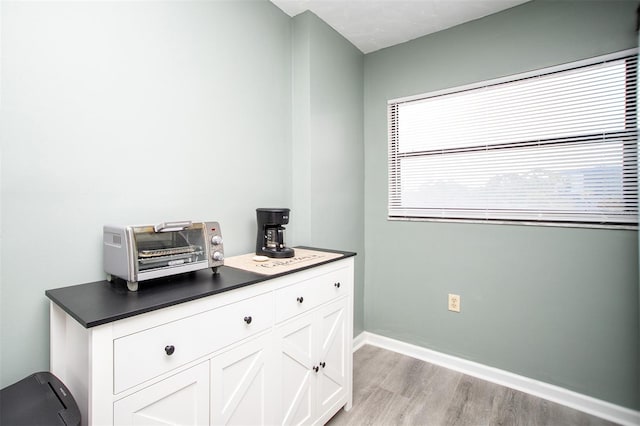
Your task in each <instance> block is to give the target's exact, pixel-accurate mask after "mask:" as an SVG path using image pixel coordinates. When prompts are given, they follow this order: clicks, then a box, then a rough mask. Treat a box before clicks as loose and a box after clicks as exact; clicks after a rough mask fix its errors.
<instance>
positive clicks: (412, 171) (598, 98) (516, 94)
mask: <svg viewBox="0 0 640 426" xmlns="http://www.w3.org/2000/svg"><path fill="white" fill-rule="evenodd" d="M636 62H637V54H636V53H635V52H634V53H633V54H630V52H628V51H627V52H624V53H623V54H617V55H609V56H608V57H603V58H595V59H594V60H592V61H589V62H588V63H586V64H585V63H584V62H582V63H575V64H570V65H566V66H563V67H561V68H554V69H547V70H542V71H538V72H536V73H535V74H534V75H532V74H528V75H524V76H523V75H520V76H514V77H511V78H509V79H502V80H501V81H499V82H495V81H494V82H485V83H484V84H483V85H481V86H474V87H464V88H458V89H453V90H450V91H447V92H445V93H442V92H440V93H435V94H426V95H423V96H420V97H414V98H412V99H404V100H403V99H401V100H395V101H390V102H389V104H388V117H389V218H392V219H393V218H395V219H402V218H407V219H411V218H438V219H471V220H488V221H491V220H500V221H504V220H507V221H523V222H531V221H535V222H546V223H571V224H591V225H593V224H604V225H636V224H637V217H638V179H637V121H636V120H637V115H636V68H637V66H636Z"/></svg>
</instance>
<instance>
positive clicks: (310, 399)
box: [276, 298, 351, 425]
mask: <svg viewBox="0 0 640 426" xmlns="http://www.w3.org/2000/svg"><path fill="white" fill-rule="evenodd" d="M347 317H348V309H347V298H341V299H339V300H337V301H335V302H333V303H330V304H328V305H327V306H323V307H321V308H320V309H317V310H315V311H312V312H310V313H308V314H305V315H302V316H301V317H299V318H295V319H293V320H291V321H289V322H287V323H286V324H283V325H281V326H279V327H277V328H276V335H277V339H278V354H277V358H278V366H277V368H278V369H279V374H280V376H281V377H282V381H281V382H280V385H281V388H280V391H279V399H280V400H279V404H278V405H279V408H280V414H279V421H278V423H280V424H285V425H300V424H309V423H324V422H325V421H327V420H328V419H329V418H330V417H331V416H332V415H333V414H334V413H335V412H336V411H337V410H334V408H336V406H338V407H340V406H341V405H344V404H343V403H342V402H343V401H344V400H345V399H346V398H347V392H348V391H349V389H348V380H347V379H348V377H347V376H348V374H347V369H348V367H349V366H350V365H351V364H350V362H348V357H349V356H350V354H348V353H347V350H346V349H347V346H348V342H347V338H348V333H347ZM349 359H350V358H349Z"/></svg>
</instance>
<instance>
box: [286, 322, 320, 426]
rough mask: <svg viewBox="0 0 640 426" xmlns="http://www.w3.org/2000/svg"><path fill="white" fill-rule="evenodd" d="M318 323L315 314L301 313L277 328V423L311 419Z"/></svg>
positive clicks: (306, 422) (310, 420)
mask: <svg viewBox="0 0 640 426" xmlns="http://www.w3.org/2000/svg"><path fill="white" fill-rule="evenodd" d="M316 329H317V327H315V326H314V315H313V314H308V315H303V316H301V317H299V318H296V319H295V320H293V321H291V322H288V323H286V324H284V325H282V326H280V327H278V328H277V329H276V333H277V336H276V341H277V343H276V346H277V348H278V351H277V355H276V358H277V362H278V365H277V366H276V371H277V372H278V373H279V375H280V379H279V386H280V390H279V391H278V395H277V396H278V398H279V403H278V408H279V413H278V423H280V424H284V425H299V424H308V423H310V422H312V421H313V416H314V413H315V407H314V404H315V400H316V395H315V392H316V387H315V379H316V377H315V376H316V374H317V373H316V371H315V370H314V369H313V367H314V366H316V364H314V362H317V360H316V359H315V355H316V352H317V351H316V348H315V344H316V341H317V338H316V337H315V334H316V333H317V331H316Z"/></svg>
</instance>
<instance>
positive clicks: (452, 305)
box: [449, 293, 460, 312]
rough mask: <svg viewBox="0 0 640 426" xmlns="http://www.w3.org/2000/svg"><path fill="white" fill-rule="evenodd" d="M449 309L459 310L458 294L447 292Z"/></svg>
mask: <svg viewBox="0 0 640 426" xmlns="http://www.w3.org/2000/svg"><path fill="white" fill-rule="evenodd" d="M449 310H450V311H452V312H460V295H458V294H451V293H449Z"/></svg>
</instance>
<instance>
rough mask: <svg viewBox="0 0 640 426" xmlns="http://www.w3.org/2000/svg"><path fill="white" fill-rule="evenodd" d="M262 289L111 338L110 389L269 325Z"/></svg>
mask: <svg viewBox="0 0 640 426" xmlns="http://www.w3.org/2000/svg"><path fill="white" fill-rule="evenodd" d="M273 317H274V314H273V294H272V293H266V294H263V295H260V296H255V297H252V298H250V299H246V300H242V301H240V302H236V303H232V304H230V305H226V306H222V307H220V308H217V309H213V310H211V311H207V312H203V313H200V314H197V315H193V316H190V317H186V318H182V319H180V320H177V321H172V322H169V323H166V324H162V325H159V326H157V327H153V328H150V329H148V330H144V331H141V332H139V333H135V334H132V335H129V336H125V337H121V338H119V339H116V340H114V342H113V373H114V374H113V375H114V378H113V379H114V386H113V387H114V389H113V391H114V393H116V394H117V393H119V392H122V391H124V390H126V389H128V388H130V387H132V386H135V385H137V384H139V383H142V382H144V381H145V380H149V379H151V378H153V377H156V376H158V375H160V374H163V373H165V372H167V371H170V370H172V369H174V368H176V367H179V366H181V365H183V364H186V363H187V362H191V361H193V360H195V359H197V358H199V357H202V356H205V355H207V354H210V353H212V352H215V351H217V350H218V349H220V348H223V347H224V346H227V345H230V344H232V343H234V342H237V341H240V340H242V339H244V338H246V337H249V336H251V335H253V334H256V333H259V332H260V331H263V330H266V329H267V328H269V327H271V326H272V325H273V319H274V318H273Z"/></svg>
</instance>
